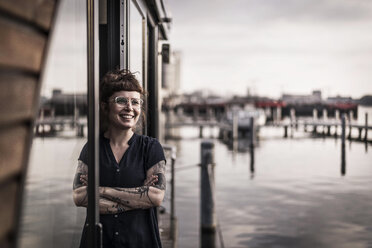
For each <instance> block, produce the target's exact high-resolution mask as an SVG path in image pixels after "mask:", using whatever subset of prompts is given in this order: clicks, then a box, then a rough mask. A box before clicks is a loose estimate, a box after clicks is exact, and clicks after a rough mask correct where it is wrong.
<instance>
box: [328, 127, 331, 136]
mask: <svg viewBox="0 0 372 248" xmlns="http://www.w3.org/2000/svg"><path fill="white" fill-rule="evenodd" d="M327 136H331V126H327Z"/></svg>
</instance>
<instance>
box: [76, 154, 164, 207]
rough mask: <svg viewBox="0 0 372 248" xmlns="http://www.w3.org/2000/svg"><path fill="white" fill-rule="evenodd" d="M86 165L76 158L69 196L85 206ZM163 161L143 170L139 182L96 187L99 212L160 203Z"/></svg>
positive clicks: (86, 200) (155, 205) (162, 190)
mask: <svg viewBox="0 0 372 248" xmlns="http://www.w3.org/2000/svg"><path fill="white" fill-rule="evenodd" d="M87 185H88V166H87V165H86V164H85V163H83V162H82V161H80V160H79V161H78V167H77V169H76V174H75V178H74V183H73V199H74V202H75V205H76V206H80V207H87V206H88V194H87V187H88V186H87ZM165 186H166V180H165V161H164V160H162V161H160V162H158V163H156V164H155V165H153V166H152V167H151V168H150V169H148V170H147V173H146V180H145V181H144V184H143V186H140V187H135V188H117V187H115V188H114V187H99V196H100V197H99V211H100V214H115V213H122V212H125V211H128V210H132V209H146V208H151V207H158V206H160V204H161V202H162V201H163V199H164V193H165Z"/></svg>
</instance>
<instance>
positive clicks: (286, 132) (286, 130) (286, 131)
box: [284, 125, 288, 138]
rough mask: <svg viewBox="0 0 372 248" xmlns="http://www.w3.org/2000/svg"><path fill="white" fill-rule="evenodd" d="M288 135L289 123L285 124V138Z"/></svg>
mask: <svg viewBox="0 0 372 248" xmlns="http://www.w3.org/2000/svg"><path fill="white" fill-rule="evenodd" d="M287 137H288V125H285V126H284V138H287Z"/></svg>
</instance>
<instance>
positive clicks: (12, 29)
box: [0, 17, 46, 73]
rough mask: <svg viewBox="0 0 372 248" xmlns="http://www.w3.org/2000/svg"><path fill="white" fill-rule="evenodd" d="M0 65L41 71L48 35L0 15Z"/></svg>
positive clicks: (35, 71) (34, 71)
mask: <svg viewBox="0 0 372 248" xmlns="http://www.w3.org/2000/svg"><path fill="white" fill-rule="evenodd" d="M0 37H1V39H0V67H4V68H12V69H13V68H15V69H18V70H25V71H29V72H33V73H39V72H40V69H41V60H42V58H43V51H44V48H45V44H46V36H45V35H43V34H41V33H40V32H37V31H36V30H34V29H31V28H30V27H28V26H22V25H21V24H19V23H15V22H12V21H10V20H7V19H5V18H1V17H0Z"/></svg>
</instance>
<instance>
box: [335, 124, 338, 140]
mask: <svg viewBox="0 0 372 248" xmlns="http://www.w3.org/2000/svg"><path fill="white" fill-rule="evenodd" d="M337 133H338V124H336V125H335V138H337V135H338V134H337Z"/></svg>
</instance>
